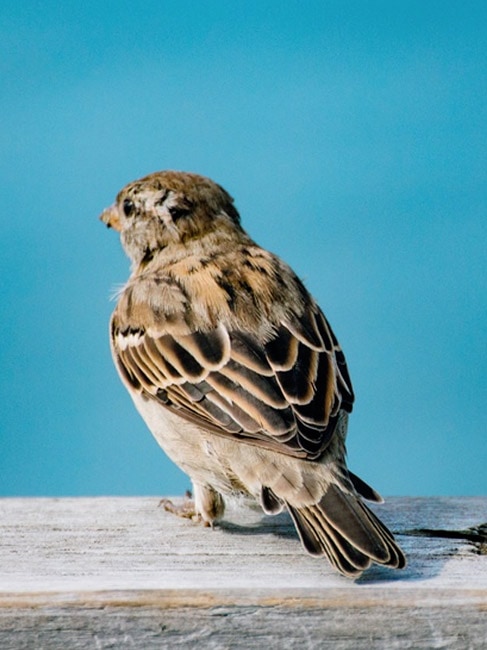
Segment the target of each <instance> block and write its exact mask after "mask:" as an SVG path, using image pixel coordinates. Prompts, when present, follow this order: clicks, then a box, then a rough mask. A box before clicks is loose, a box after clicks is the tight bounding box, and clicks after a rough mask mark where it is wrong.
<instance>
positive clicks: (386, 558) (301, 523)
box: [286, 484, 406, 577]
mask: <svg viewBox="0 0 487 650" xmlns="http://www.w3.org/2000/svg"><path fill="white" fill-rule="evenodd" d="M286 505H287V507H288V510H289V512H290V514H291V517H292V519H293V521H294V524H295V526H296V529H297V531H298V533H299V536H300V538H301V542H302V544H303V546H304V548H305V549H306V550H307V551H308V553H310V554H311V555H315V556H323V555H326V556H327V557H328V559H329V560H330V562H331V563H332V565H333V566H334V567H335V568H336V569H338V571H340V572H341V573H343V574H344V575H346V576H350V577H357V576H359V575H360V574H361V573H362V571H364V570H365V569H367V568H368V567H369V566H370V564H371V563H372V562H376V563H377V564H383V565H385V566H388V567H391V568H397V569H401V568H403V567H404V566H405V565H406V559H405V557H404V554H403V552H402V551H401V549H400V548H399V546H398V545H397V544H396V542H395V540H394V537H393V535H392V533H391V532H390V531H389V530H388V529H387V528H386V526H385V525H384V524H383V523H382V522H381V521H380V520H379V519H378V518H377V517H376V516H375V515H374V513H373V512H372V511H371V510H369V509H368V508H367V506H366V505H365V504H364V503H362V502H361V500H360V497H359V496H358V495H353V494H350V493H346V492H343V491H342V490H341V489H340V488H339V487H338V486H337V485H333V484H332V485H330V487H329V488H328V490H327V492H326V493H325V494H324V496H323V497H322V499H321V501H320V502H319V503H317V504H316V505H313V506H305V507H303V508H298V507H295V506H291V505H290V504H286Z"/></svg>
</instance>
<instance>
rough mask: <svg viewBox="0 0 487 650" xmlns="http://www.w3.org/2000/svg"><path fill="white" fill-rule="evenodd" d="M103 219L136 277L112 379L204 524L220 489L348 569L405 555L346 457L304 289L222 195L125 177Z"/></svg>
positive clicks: (329, 375)
mask: <svg viewBox="0 0 487 650" xmlns="http://www.w3.org/2000/svg"><path fill="white" fill-rule="evenodd" d="M101 219H102V221H104V222H105V223H106V224H107V225H109V226H112V227H113V228H115V229H116V230H119V231H120V233H121V241H122V244H123V247H124V249H125V251H126V253H127V254H128V256H129V258H130V259H131V261H132V274H131V276H130V278H129V280H128V282H127V284H126V286H125V287H124V288H123V290H121V291H120V295H119V301H118V304H117V307H116V309H115V311H114V313H113V316H112V320H111V345H112V353H113V357H114V360H115V364H116V366H117V369H118V371H119V374H120V376H121V378H122V380H123V382H124V384H125V386H126V387H127V389H128V391H129V393H130V394H131V396H132V398H133V400H134V402H135V405H136V407H137V408H138V410H139V412H140V413H141V415H142V417H143V418H144V420H145V421H146V423H147V424H148V426H149V428H150V430H151V431H152V433H153V434H154V436H155V437H156V439H157V441H158V442H159V444H160V445H161V447H162V448H163V449H164V450H165V451H166V453H167V454H168V456H170V457H171V458H172V459H173V461H174V462H175V463H176V464H177V465H179V466H180V467H181V468H182V469H183V470H184V471H186V472H187V473H188V474H189V476H190V478H191V480H192V482H193V487H194V497H195V512H196V514H197V515H198V516H199V517H200V518H201V519H202V520H203V521H204V522H208V523H210V524H212V523H213V522H214V521H215V520H217V519H218V518H220V517H221V516H222V515H223V512H224V499H223V496H222V495H232V494H244V495H246V496H251V497H254V498H256V499H257V500H259V502H260V503H261V505H262V508H263V509H264V511H265V512H267V513H269V514H275V513H276V512H279V511H280V510H281V509H282V508H283V507H286V508H287V509H288V510H289V512H290V514H291V517H292V519H293V521H294V523H295V525H296V529H297V531H298V533H299V536H300V538H301V541H302V543H303V546H304V547H305V549H306V550H307V551H308V552H310V553H311V554H313V555H325V556H327V557H328V559H329V560H330V562H331V563H332V565H333V566H334V567H335V568H336V569H337V570H338V571H340V572H341V573H343V574H345V575H347V576H358V575H360V573H361V572H362V571H363V570H364V569H366V568H367V567H368V566H370V564H371V563H372V562H377V563H379V564H384V565H386V566H390V567H393V568H402V567H404V566H405V558H404V555H403V553H402V551H401V550H400V548H399V547H398V546H397V544H396V543H395V541H394V538H393V536H392V534H391V533H390V532H389V531H388V529H387V528H386V527H385V526H384V525H383V524H382V523H381V522H380V521H379V520H378V519H377V517H376V516H375V515H374V514H373V513H372V512H371V511H370V510H369V509H368V508H367V506H366V505H365V504H364V503H363V502H362V500H361V497H364V498H366V499H369V500H372V501H380V500H381V499H380V497H379V496H378V495H377V493H376V492H375V491H374V490H373V489H372V488H370V487H369V486H368V485H367V484H366V483H364V482H363V481H362V480H361V479H359V478H358V477H356V476H355V475H354V474H352V473H351V472H350V471H349V470H348V469H347V467H346V464H345V437H346V430H347V419H348V414H349V413H350V412H351V410H352V405H353V401H354V395H353V390H352V385H351V382H350V377H349V375H348V370H347V366H346V362H345V357H344V355H343V352H342V350H341V348H340V346H339V344H338V341H337V339H336V337H335V335H334V333H333V331H332V329H331V327H330V325H329V323H328V322H327V320H326V318H325V317H324V315H323V313H322V312H321V310H320V308H319V307H318V305H317V304H316V302H315V301H314V299H313V298H312V297H311V296H310V294H309V293H308V292H307V290H306V289H305V287H304V286H303V284H302V283H301V281H300V280H299V279H298V278H297V276H296V275H295V274H294V272H293V271H292V270H291V269H290V268H289V266H287V265H286V264H285V263H284V262H283V261H282V260H280V259H279V258H278V257H276V256H275V255H273V254H272V253H269V252H268V251H266V250H263V249H262V248H260V247H259V246H257V245H256V244H255V243H254V242H253V241H252V240H251V239H250V237H249V236H248V235H247V234H246V233H245V231H244V230H243V229H242V227H241V225H240V217H239V214H238V212H237V210H236V209H235V207H234V204H233V200H232V198H231V197H230V196H229V195H228V194H227V193H226V192H225V190H223V189H222V188H221V187H220V186H218V185H216V184H215V183H213V182H212V181H210V180H209V179H207V178H204V177H202V176H198V175H196V174H188V173H182V172H157V173H155V174H151V175H149V176H146V177H145V178H142V179H140V180H138V181H135V182H133V183H130V184H129V185H127V186H126V187H125V188H124V189H122V191H121V192H120V193H119V194H118V196H117V200H116V202H115V204H114V205H113V206H112V207H110V208H108V209H107V210H105V211H104V212H103V214H102V216H101Z"/></svg>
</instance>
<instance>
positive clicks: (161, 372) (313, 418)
mask: <svg viewBox="0 0 487 650" xmlns="http://www.w3.org/2000/svg"><path fill="white" fill-rule="evenodd" d="M112 347H113V351H114V355H115V357H116V362H117V366H118V368H119V371H120V373H121V375H122V378H123V379H124V381H125V382H127V383H129V384H130V385H131V386H132V387H133V388H135V389H136V390H139V391H143V392H145V393H146V394H147V395H148V396H152V398H154V399H157V400H158V401H159V402H160V403H161V404H162V405H164V406H165V407H167V408H169V409H177V412H178V413H179V414H180V415H181V416H182V417H185V418H186V419H189V420H191V421H193V422H196V423H199V424H200V425H201V426H203V427H207V428H208V429H210V430H212V431H214V432H216V433H219V434H221V435H226V436H238V437H239V438H240V439H242V440H245V441H247V442H249V443H250V444H257V445H260V446H264V447H267V448H268V449H274V450H276V449H277V450H279V451H281V452H282V453H285V454H289V455H292V456H299V457H307V458H309V459H316V458H318V457H319V456H320V455H321V454H322V453H323V451H324V449H325V448H326V447H327V445H328V444H329V442H330V440H331V438H332V436H333V434H334V431H335V428H336V423H337V420H338V414H339V411H340V410H341V409H344V410H346V411H348V412H349V411H351V409H352V405H353V400H354V397H353V390H352V386H351V382H350V377H349V375H348V370H347V366H346V362H345V357H344V355H343V352H342V351H341V349H340V347H339V345H338V342H337V340H336V338H335V336H334V334H333V331H332V329H331V327H330V326H329V324H328V322H327V321H326V319H325V317H324V316H323V314H322V313H321V312H320V311H319V309H318V308H317V307H316V305H315V304H314V303H310V305H308V309H307V310H306V311H305V312H304V313H303V314H302V315H301V316H300V317H299V318H298V317H295V318H294V319H291V318H288V319H287V320H285V321H284V320H283V321H282V322H281V323H280V324H279V325H277V326H276V327H275V329H274V331H273V333H272V334H271V335H270V336H268V337H267V340H261V339H260V338H259V337H258V335H257V334H249V333H244V332H241V331H238V330H233V331H232V330H230V331H228V329H227V328H226V327H224V326H223V325H222V324H221V323H220V324H219V325H218V327H215V328H214V329H212V330H210V331H195V332H193V333H190V334H186V335H183V336H177V335H172V334H169V333H168V332H167V331H160V332H159V331H158V330H157V329H155V328H154V329H151V330H150V333H149V332H148V331H143V330H141V329H139V330H137V328H134V327H125V328H121V327H120V326H118V325H116V324H115V322H113V323H112Z"/></svg>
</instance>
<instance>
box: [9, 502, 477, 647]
mask: <svg viewBox="0 0 487 650" xmlns="http://www.w3.org/2000/svg"><path fill="white" fill-rule="evenodd" d="M158 501H159V500H158V499H157V498H83V499H68V498H63V499H0V516H1V521H2V524H1V532H0V648H1V649H2V650H10V649H12V650H13V649H15V650H23V649H24V648H25V649H26V650H27V649H29V650H31V649H35V650H42V649H49V650H57V649H58V648H59V649H61V648H62V649H63V650H66V649H69V650H71V649H77V648H97V649H98V648H116V649H119V648H120V649H125V648H141V649H143V650H152V649H153V648H173V647H185V648H192V647H198V648H222V649H223V648H300V649H301V648H334V649H338V650H341V649H350V650H352V649H353V650H355V649H357V648H367V649H370V648H388V649H394V648H401V649H402V648H425V649H426V648H448V649H449V650H450V649H457V648H458V649H461V650H464V649H467V648H487V555H485V554H483V553H485V545H484V546H482V544H480V543H473V542H471V541H466V540H464V539H445V538H441V537H436V538H430V537H422V536H411V535H404V534H402V533H404V532H405V531H410V530H414V529H418V528H432V529H448V530H462V529H466V528H468V527H470V526H475V525H479V524H481V523H483V522H485V521H487V498H484V497H479V498H392V499H389V500H388V501H387V502H386V504H384V505H383V506H380V507H379V508H378V512H379V514H380V516H381V518H382V519H383V520H384V521H385V522H386V523H387V524H388V525H389V526H390V527H391V528H392V530H393V531H394V532H395V533H396V534H397V535H398V539H399V541H400V543H401V544H402V546H403V548H404V550H405V551H406V553H407V555H408V560H409V564H408V567H407V568H406V569H405V570H404V571H400V572H397V571H390V570H387V569H384V568H379V567H375V568H373V569H371V570H369V571H368V572H367V573H365V574H364V576H363V577H362V578H360V579H359V580H357V581H355V582H351V581H349V580H347V579H345V578H342V577H340V576H338V575H336V574H335V573H334V572H333V571H332V569H331V568H330V567H329V565H328V564H327V563H326V561H324V560H320V559H314V558H311V557H309V556H307V555H306V554H305V553H304V552H303V551H302V549H301V547H300V544H299V542H298V540H297V538H296V535H295V533H294V531H293V527H292V525H291V523H290V522H289V519H288V518H287V517H286V516H284V515H279V516H278V517H264V516H263V515H262V514H261V513H259V512H256V511H253V510H249V509H246V508H242V507H239V508H231V509H229V511H228V513H227V516H226V518H225V521H224V522H223V523H222V525H221V526H220V527H218V528H216V529H214V530H211V529H205V528H202V527H200V526H198V525H195V524H194V523H192V522H190V521H187V520H182V519H179V518H177V517H175V516H174V515H171V514H169V513H167V512H165V511H164V510H163V509H162V508H158Z"/></svg>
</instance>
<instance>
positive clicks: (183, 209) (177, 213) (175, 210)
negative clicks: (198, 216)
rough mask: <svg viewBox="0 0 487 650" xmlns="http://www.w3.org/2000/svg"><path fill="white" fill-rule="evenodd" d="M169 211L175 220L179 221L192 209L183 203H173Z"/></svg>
mask: <svg viewBox="0 0 487 650" xmlns="http://www.w3.org/2000/svg"><path fill="white" fill-rule="evenodd" d="M168 212H169V214H170V215H171V217H172V218H173V221H177V220H178V219H181V217H186V216H187V215H188V214H189V213H190V209H189V207H187V206H183V205H172V206H171V207H170V208H168Z"/></svg>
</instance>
